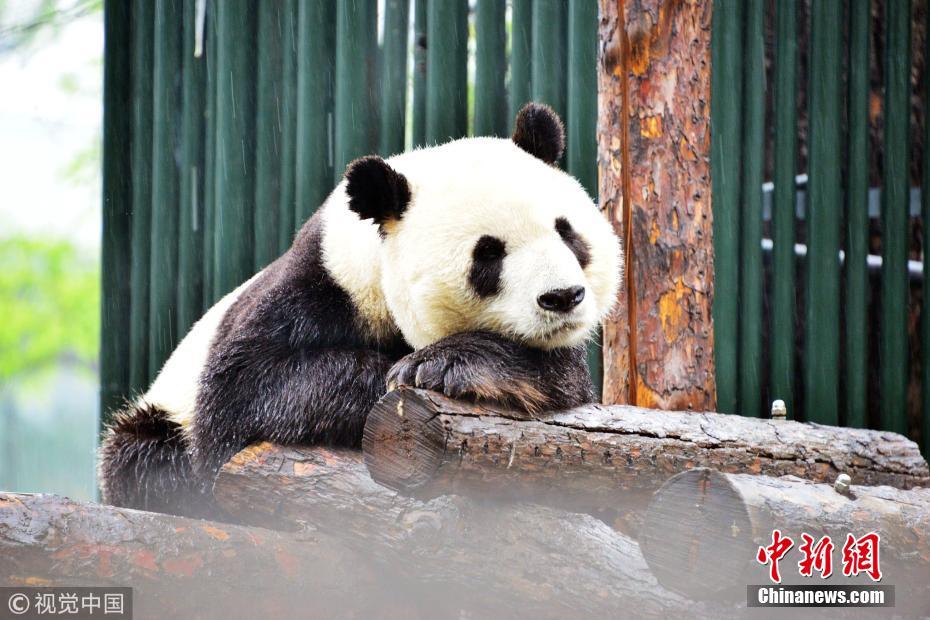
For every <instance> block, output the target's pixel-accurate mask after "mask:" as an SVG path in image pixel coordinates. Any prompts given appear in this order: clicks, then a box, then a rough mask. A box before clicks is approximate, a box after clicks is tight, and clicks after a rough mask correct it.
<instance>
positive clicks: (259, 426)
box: [191, 341, 393, 480]
mask: <svg viewBox="0 0 930 620" xmlns="http://www.w3.org/2000/svg"><path fill="white" fill-rule="evenodd" d="M392 363H393V360H392V359H391V358H390V357H388V356H387V355H385V354H383V353H380V352H377V351H372V350H366V349H356V350H351V349H350V350H346V349H312V350H292V349H290V348H288V347H283V348H282V347H278V346H273V345H263V344H262V343H256V342H254V341H243V342H241V343H231V344H230V345H229V346H227V347H224V349H223V351H222V353H220V354H217V356H216V357H215V359H211V360H210V362H209V363H208V366H207V368H206V370H205V372H204V376H203V379H202V381H201V385H202V388H201V392H200V394H199V395H198V399H197V413H196V416H195V420H194V424H193V428H192V429H191V439H192V460H193V463H194V466H195V469H196V470H197V472H198V474H199V475H200V476H201V477H203V478H205V479H208V480H211V479H212V477H213V476H215V474H216V473H217V472H218V471H219V469H220V467H222V466H223V464H225V463H226V462H227V461H228V460H229V459H230V458H231V457H232V456H233V455H235V454H236V453H237V452H238V451H239V450H241V449H243V448H245V447H246V446H248V445H250V444H252V443H255V442H257V441H272V442H275V443H279V444H299V443H322V444H327V445H336V446H344V447H353V448H355V447H359V446H360V445H361V438H362V430H363V428H364V425H365V418H366V417H367V415H368V412H369V411H370V410H371V407H372V406H373V405H374V404H375V402H377V400H378V399H379V398H381V396H383V395H384V392H385V376H386V374H387V371H388V369H389V368H390V367H391V364H392Z"/></svg>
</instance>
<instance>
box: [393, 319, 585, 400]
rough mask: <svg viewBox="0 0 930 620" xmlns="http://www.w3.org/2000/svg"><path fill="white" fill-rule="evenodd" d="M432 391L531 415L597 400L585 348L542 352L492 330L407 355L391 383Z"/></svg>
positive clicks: (459, 336)
mask: <svg viewBox="0 0 930 620" xmlns="http://www.w3.org/2000/svg"><path fill="white" fill-rule="evenodd" d="M400 385H407V386H412V387H419V388H423V389H427V390H433V391H436V392H440V393H443V394H445V395H446V396H449V397H450V398H461V399H466V400H472V401H484V402H493V403H497V404H500V405H503V406H505V407H511V408H518V409H523V410H525V411H529V412H531V413H536V412H539V411H545V410H559V409H569V408H571V407H577V406H578V405H582V404H585V403H589V402H593V401H594V400H595V396H594V386H593V385H592V383H591V375H590V372H589V371H588V365H587V362H586V358H585V351H584V349H583V348H582V347H567V348H561V349H552V350H548V351H547V350H542V349H536V348H532V347H528V346H526V345H524V344H521V343H518V342H514V341H512V340H508V339H506V338H504V337H502V336H500V335H497V334H494V333H491V332H463V333H460V334H454V335H452V336H448V337H446V338H443V339H442V340H439V341H438V342H436V343H434V344H432V345H430V346H428V347H424V348H423V349H420V350H418V351H414V352H413V353H411V354H409V355H407V356H406V357H404V358H402V359H401V360H400V361H398V362H397V363H396V364H395V365H394V366H393V368H391V370H390V372H389V373H388V387H389V389H394V388H396V387H397V386H400Z"/></svg>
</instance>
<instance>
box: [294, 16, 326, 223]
mask: <svg viewBox="0 0 930 620" xmlns="http://www.w3.org/2000/svg"><path fill="white" fill-rule="evenodd" d="M335 21H336V10H335V7H334V6H333V5H332V4H331V3H330V2H317V1H315V0H300V4H299V14H298V27H297V33H298V34H297V41H298V43H297V155H296V160H297V190H296V194H297V195H296V208H297V211H296V212H295V216H294V217H295V222H294V224H295V226H296V227H298V228H299V227H300V226H302V225H303V223H304V222H305V221H306V220H307V219H308V218H309V217H310V215H311V214H313V212H314V211H316V208H317V207H319V206H320V204H321V203H322V202H323V199H324V198H325V197H326V195H327V194H328V193H329V191H330V190H331V189H332V187H333V154H332V153H333V152H332V133H331V130H332V111H333V74H334V71H335V58H336V57H335V47H336V41H335V34H336V28H335Z"/></svg>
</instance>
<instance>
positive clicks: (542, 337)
mask: <svg viewBox="0 0 930 620" xmlns="http://www.w3.org/2000/svg"><path fill="white" fill-rule="evenodd" d="M563 146H564V130H563V126H562V122H561V120H560V119H559V118H558V116H557V115H556V114H555V113H554V112H553V111H552V110H551V109H550V108H548V107H546V106H543V105H539V104H528V105H527V106H526V107H524V108H523V109H522V110H521V111H520V113H519V114H518V116H517V119H516V123H515V128H514V132H513V136H512V138H511V139H502V138H466V139H461V140H455V141H452V142H448V143H446V144H443V145H441V146H436V147H431V148H424V149H421V150H415V151H412V152H408V153H405V154H402V155H397V156H395V157H391V158H389V159H381V158H379V157H374V156H371V157H363V158H361V159H359V160H356V161H354V162H352V163H351V164H350V165H349V166H348V168H347V170H346V172H345V176H344V179H343V180H342V181H341V182H340V183H339V185H338V186H337V187H336V188H335V190H333V192H332V193H331V194H330V195H329V197H328V198H327V199H326V201H325V202H324V203H323V205H322V207H321V208H320V209H319V210H318V211H317V212H316V214H315V215H314V216H313V217H311V218H310V219H309V220H308V221H307V222H306V224H304V226H303V227H302V228H301V230H300V231H299V233H298V234H297V235H296V237H295V240H294V243H293V245H292V246H291V248H290V249H289V250H288V251H287V252H286V253H285V254H284V255H283V256H281V257H280V258H279V259H278V260H276V261H275V262H273V263H272V264H271V265H269V266H268V267H266V268H265V269H263V270H262V271H260V272H259V273H257V274H255V275H254V276H253V277H252V278H251V279H249V280H248V281H247V282H245V283H243V284H242V285H241V286H239V287H238V288H236V289H235V290H234V291H232V292H231V293H229V294H228V295H226V296H225V297H223V298H222V299H221V300H220V301H219V302H218V303H217V304H216V305H214V306H213V307H212V308H211V309H210V310H209V311H207V313H206V314H205V315H204V316H203V317H202V318H201V319H200V320H199V321H198V322H197V323H196V324H195V325H194V326H193V327H192V328H191V330H190V332H189V333H188V334H187V335H186V336H185V338H184V339H183V340H182V341H181V343H180V344H179V345H178V347H177V348H176V349H175V351H174V352H173V353H172V355H171V356H170V357H169V359H168V361H167V362H166V363H165V365H164V367H163V368H162V369H161V371H160V373H159V374H158V376H157V377H156V379H155V381H154V382H153V383H152V385H151V387H150V388H149V390H148V391H147V392H146V393H145V394H144V395H142V396H141V397H139V398H138V399H136V400H135V401H134V402H132V403H131V404H129V405H128V406H126V407H125V408H124V409H123V410H122V411H121V412H118V413H117V414H116V415H115V416H114V419H113V422H112V423H111V424H110V425H109V428H108V430H107V431H106V435H105V437H104V441H103V444H102V447H101V455H100V478H101V487H102V493H103V497H104V500H105V501H106V502H108V503H111V504H115V505H119V506H127V507H133V508H142V509H147V510H155V511H163V512H174V513H179V514H191V515H196V514H200V513H202V512H204V511H206V510H208V507H209V499H208V498H209V496H210V491H209V489H210V486H211V484H212V480H213V478H214V476H215V474H216V473H217V471H218V470H219V468H220V467H221V466H222V465H223V464H224V463H225V462H226V461H227V460H228V459H229V458H230V457H231V456H233V455H234V454H235V453H236V452H237V451H239V450H241V449H242V448H244V447H245V446H247V445H249V444H250V443H252V442H255V441H259V440H269V441H273V442H277V443H282V444H293V443H322V444H329V445H337V446H347V447H357V446H359V445H360V442H361V437H362V429H363V425H364V422H365V417H366V415H367V413H368V411H369V410H370V409H371V407H372V405H373V404H374V403H375V402H376V401H377V400H378V399H379V398H380V397H381V396H383V395H384V393H385V392H386V391H387V390H388V389H390V388H394V387H396V386H399V385H408V386H416V387H421V388H426V389H430V390H437V391H439V392H443V393H445V394H447V395H448V396H451V397H454V398H463V399H471V400H475V401H490V402H495V403H498V404H502V405H505V406H508V407H514V408H520V409H525V410H528V411H539V410H543V409H564V408H568V407H573V406H576V405H579V404H582V403H585V402H589V401H591V400H593V398H594V393H593V390H592V384H591V378H590V375H589V373H588V370H587V365H586V362H585V353H584V343H585V340H586V339H587V338H588V337H589V335H590V333H591V331H592V329H593V328H594V327H595V326H596V325H597V324H598V323H599V322H600V321H601V319H602V318H603V317H604V316H605V315H606V313H608V312H609V310H610V309H611V307H612V305H613V303H614V299H615V297H616V292H617V286H618V282H619V278H620V271H621V269H622V259H621V254H620V246H619V241H618V239H617V237H616V236H615V235H614V233H613V230H612V227H611V225H610V224H609V222H608V221H607V220H606V219H605V218H604V217H603V216H602V214H601V213H600V212H599V210H598V208H597V206H596V205H595V204H594V203H593V202H592V200H591V198H590V197H589V196H588V194H587V193H586V192H585V190H584V189H583V188H582V187H581V185H580V184H579V183H578V182H577V181H576V180H575V179H574V178H572V177H571V176H569V175H568V174H566V173H564V172H562V171H561V170H560V169H559V168H558V167H556V165H555V164H556V162H557V160H558V159H559V157H560V156H561V154H562V151H563Z"/></svg>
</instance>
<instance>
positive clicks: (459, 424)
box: [362, 388, 930, 534]
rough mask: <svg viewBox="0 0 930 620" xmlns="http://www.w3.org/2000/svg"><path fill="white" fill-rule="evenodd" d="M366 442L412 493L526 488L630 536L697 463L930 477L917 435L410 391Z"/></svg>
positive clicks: (395, 398)
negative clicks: (666, 488) (528, 413)
mask: <svg viewBox="0 0 930 620" xmlns="http://www.w3.org/2000/svg"><path fill="white" fill-rule="evenodd" d="M362 450H363V452H364V454H365V463H366V465H367V466H368V469H369V471H370V472H371V475H372V477H373V478H374V479H375V480H376V481H378V482H380V483H381V484H383V485H385V486H388V487H391V488H393V489H397V490H399V491H402V492H405V493H411V494H415V495H417V496H418V497H435V496H438V495H443V494H448V493H461V494H465V495H479V496H482V497H506V498H515V497H519V498H521V499H523V500H525V501H532V502H537V503H543V504H547V505H552V506H555V507H558V508H564V509H568V510H573V511H576V512H586V513H590V514H595V515H598V516H602V517H605V516H606V517H607V518H608V520H611V522H613V523H615V525H617V526H618V527H620V528H621V529H624V530H625V531H628V532H630V533H632V534H635V533H636V526H637V525H638V524H639V522H640V521H641V519H642V515H643V514H644V512H645V508H646V506H647V505H648V503H649V501H650V499H651V498H652V494H653V493H654V492H655V491H656V489H658V488H659V487H660V486H662V484H664V483H665V481H666V480H668V478H669V477H670V476H672V475H674V474H676V473H678V472H681V471H685V470H688V469H692V468H694V467H711V468H714V469H717V470H719V471H724V472H733V473H754V474H764V475H767V476H783V475H794V476H798V477H801V478H805V479H807V480H814V481H818V482H830V483H832V482H833V481H834V480H835V479H836V477H837V476H838V475H839V474H841V473H846V474H848V475H850V476H851V477H852V480H853V482H855V483H856V484H865V485H881V484H884V485H890V486H893V487H897V488H903V489H909V488H912V487H916V486H930V478H928V473H927V463H926V462H925V461H924V459H923V457H921V455H920V451H919V450H918V448H917V446H916V444H914V442H912V441H909V440H907V439H906V438H904V437H902V436H900V435H896V434H894V433H886V432H879V431H870V430H863V429H853V428H839V427H834V426H821V425H813V424H801V423H799V422H793V421H787V420H781V421H776V420H759V419H755V418H745V417H741V416H733V415H723V414H718V413H689V412H673V411H669V412H662V413H657V412H656V411H654V410H651V409H643V408H640V407H631V406H625V405H614V406H601V405H589V406H585V407H580V408H577V409H572V410H570V411H566V412H563V413H556V414H551V415H546V416H541V417H540V418H539V419H536V420H527V419H526V417H525V415H522V414H520V413H515V412H512V411H506V410H503V409H499V408H494V407H488V406H483V405H473V404H468V403H463V402H459V401H453V400H450V399H448V398H445V397H443V396H440V395H438V394H435V393H432V392H426V391H423V390H415V389H408V388H401V389H399V390H395V391H394V392H391V393H390V394H387V395H386V396H385V397H384V398H382V399H381V401H380V402H379V403H378V404H377V405H375V407H374V409H373V410H372V412H371V414H369V417H368V422H367V423H366V426H365V436H364V439H363V443H362Z"/></svg>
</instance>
